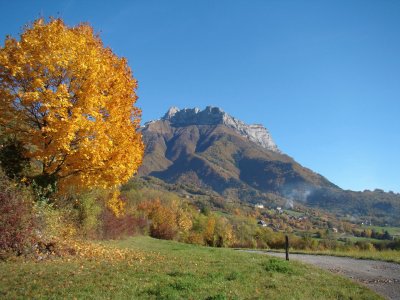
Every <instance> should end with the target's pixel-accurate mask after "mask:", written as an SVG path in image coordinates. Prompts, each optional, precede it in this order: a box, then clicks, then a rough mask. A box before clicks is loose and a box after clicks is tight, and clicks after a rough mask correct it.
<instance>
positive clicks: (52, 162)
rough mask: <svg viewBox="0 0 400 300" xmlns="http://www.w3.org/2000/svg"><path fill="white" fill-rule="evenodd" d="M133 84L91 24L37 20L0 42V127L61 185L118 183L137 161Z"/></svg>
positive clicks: (139, 142) (138, 140)
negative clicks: (15, 137)
mask: <svg viewBox="0 0 400 300" xmlns="http://www.w3.org/2000/svg"><path fill="white" fill-rule="evenodd" d="M136 87H137V82H136V80H135V79H134V78H133V77H132V72H131V69H130V68H129V66H128V65H127V61H126V60H125V59H124V58H118V57H117V56H116V55H115V54H114V53H113V52H112V51H111V49H110V48H105V47H104V46H103V44H102V42H101V40H100V38H99V37H98V36H97V35H95V34H94V33H93V29H92V28H91V27H90V26H89V25H87V24H81V25H78V26H76V27H68V26H66V25H65V24H64V23H63V21H62V20H60V19H54V20H51V21H50V22H48V23H46V22H45V21H44V20H43V19H39V20H37V21H35V22H34V23H33V24H32V25H31V26H30V27H27V28H26V29H25V30H24V32H23V33H22V34H21V36H20V40H19V41H18V40H16V39H14V38H11V37H7V39H6V41H5V46H4V47H1V48H0V127H1V130H3V132H4V133H12V134H15V135H16V136H17V137H18V138H19V139H20V140H21V141H22V142H23V143H24V144H25V146H26V147H27V152H28V154H27V155H28V156H29V157H30V158H32V159H33V160H36V161H38V162H40V163H41V165H42V172H43V174H45V175H55V176H56V177H57V178H58V179H59V186H60V187H61V188H62V187H65V186H67V185H74V186H76V187H81V188H85V187H88V186H89V187H93V186H100V187H112V186H116V185H119V184H121V183H123V182H125V181H127V180H128V179H129V178H130V177H131V176H132V175H133V174H134V173H136V171H137V169H138V167H139V165H140V164H141V161H142V156H143V151H144V146H143V143H142V137H141V134H140V133H138V132H137V129H138V127H139V123H140V116H141V111H140V110H139V109H138V108H136V107H135V106H134V104H135V102H136V100H137V96H136V94H135V89H136Z"/></svg>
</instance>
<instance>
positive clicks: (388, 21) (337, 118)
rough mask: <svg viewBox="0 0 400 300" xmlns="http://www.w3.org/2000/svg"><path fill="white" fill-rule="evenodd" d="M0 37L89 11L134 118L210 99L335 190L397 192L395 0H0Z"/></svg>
mask: <svg viewBox="0 0 400 300" xmlns="http://www.w3.org/2000/svg"><path fill="white" fill-rule="evenodd" d="M0 9H1V12H2V18H0V36H1V37H2V43H3V41H4V37H5V36H6V35H7V34H11V35H13V36H17V35H18V33H20V32H21V28H22V26H23V25H24V24H26V23H29V22H31V21H33V20H34V19H36V18H37V17H39V16H44V17H49V16H55V17H61V18H63V19H64V20H65V21H66V23H67V24H69V25H74V24H77V23H79V22H89V23H90V24H91V25H92V26H93V27H94V28H95V30H96V31H97V32H99V33H100V36H101V38H102V39H103V41H104V43H105V45H107V46H110V47H111V48H112V49H113V51H114V52H115V53H116V54H117V55H119V56H124V57H126V58H127V59H128V62H129V64H130V66H131V68H132V69H133V72H134V76H135V77H136V78H137V79H138V81H139V89H138V91H137V93H138V95H139V97H140V99H139V101H138V105H139V106H140V107H141V108H142V109H143V121H148V120H151V119H157V118H159V117H160V116H162V115H163V114H164V113H165V111H166V110H167V109H168V108H169V107H170V106H173V105H174V106H178V107H180V108H184V107H200V108H204V107H205V106H207V105H212V106H219V107H221V108H223V109H224V110H225V111H226V112H228V113H230V114H231V115H233V116H235V117H237V118H239V119H241V120H243V121H245V122H247V123H262V124H264V125H265V126H266V127H267V128H268V129H269V130H270V132H271V134H272V136H273V138H274V139H275V141H276V143H277V144H278V146H279V147H280V148H281V149H282V150H283V151H284V152H285V153H287V154H288V155H290V156H292V157H293V158H295V159H296V160H297V161H298V162H300V163H301V164H303V165H304V166H306V167H309V168H310V169H312V170H314V171H316V172H318V173H320V174H322V175H324V176H325V177H327V178H328V179H329V180H331V181H333V182H334V183H336V184H338V185H339V186H341V187H342V188H345V189H353V190H364V189H375V188H382V189H384V190H386V191H389V190H393V191H395V192H400V172H399V167H400V155H399V154H400V119H399V114H400V1H396V0H386V1H368V0H360V1H355V0H354V1H350V0H349V1H347V0H346V1H340V0H335V1H333V0H332V1H320V0H316V1H311V0H310V1H300V0H294V1H285V0H275V1H266V0H265V1H257V0H252V1H234V0H231V1H223V0H218V1H205V0H203V1H194V0H193V1H191V0H182V1H174V0H169V1H161V0H160V1H152V0H147V1H145V0H142V1H118V0H114V1H78V0H76V1H75V0H70V1H29V0H26V1H18V0H13V1H9V0H0Z"/></svg>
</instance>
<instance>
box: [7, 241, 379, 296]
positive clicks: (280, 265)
mask: <svg viewBox="0 0 400 300" xmlns="http://www.w3.org/2000/svg"><path fill="white" fill-rule="evenodd" d="M100 246H101V247H105V248H110V249H118V251H123V252H124V253H125V257H131V258H132V259H124V258H123V256H121V257H119V258H118V257H107V256H105V257H102V258H101V259H96V258H95V257H94V258H90V257H83V258H78V257H72V258H69V259H66V258H64V259H59V258H57V259H48V260H44V261H33V260H31V261H26V260H25V261H19V260H18V259H17V260H15V261H8V262H0V269H1V272H0V298H4V299H27V298H31V299H33V298H36V299H44V298H45V299H61V298H71V299H72V298H74V299H75V298H76V299H110V298H113V299H128V298H129V299H381V297H380V296H378V295H376V294H375V293H374V292H372V291H370V290H368V289H367V288H365V287H362V286H360V285H357V284H355V283H353V282H352V281H350V280H348V279H345V278H342V277H339V276H337V275H334V274H330V273H328V272H326V271H322V270H319V269H317V268H314V267H312V266H308V265H304V264H301V263H299V262H294V261H290V262H287V261H284V260H281V259H278V258H271V257H268V256H264V255H259V254H252V253H243V252H238V251H235V250H233V249H226V248H211V247H202V246H197V245H188V244H183V243H178V242H173V241H165V240H157V239H153V238H150V237H143V236H140V237H133V238H129V239H126V240H119V241H107V242H102V243H101V244H100ZM118 251H116V252H115V253H118ZM128 252H129V253H131V254H132V255H131V256H129V255H128V256H126V253H128ZM116 256H117V255H116Z"/></svg>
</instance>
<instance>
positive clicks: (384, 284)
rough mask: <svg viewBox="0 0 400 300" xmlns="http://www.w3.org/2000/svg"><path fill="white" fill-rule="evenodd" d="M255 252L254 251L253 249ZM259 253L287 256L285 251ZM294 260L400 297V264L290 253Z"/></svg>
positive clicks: (383, 293) (388, 297) (389, 296)
mask: <svg viewBox="0 0 400 300" xmlns="http://www.w3.org/2000/svg"><path fill="white" fill-rule="evenodd" d="M252 252H253V251H252ZM254 252H258V253H263V254H268V255H273V256H278V257H285V254H284V253H275V252H262V251H254ZM289 258H290V259H291V260H292V259H293V260H299V261H302V262H305V263H309V264H313V265H316V266H318V267H320V268H322V269H326V270H329V271H331V272H333V273H336V274H340V275H343V276H346V277H349V278H351V279H352V280H354V281H357V282H359V283H361V284H364V285H366V286H368V287H369V288H370V289H371V290H374V291H375V292H377V293H378V294H380V295H382V296H384V297H385V298H387V299H400V264H395V263H389V262H383V261H376V260H364V259H354V258H348V257H336V256H323V255H308V254H290V256H289Z"/></svg>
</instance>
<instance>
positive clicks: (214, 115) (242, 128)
mask: <svg viewBox="0 0 400 300" xmlns="http://www.w3.org/2000/svg"><path fill="white" fill-rule="evenodd" d="M162 120H165V121H169V122H170V123H171V125H172V126H189V125H220V124H222V125H225V126H227V127H230V128H232V129H234V130H235V131H236V132H237V133H239V134H240V135H241V136H243V137H245V138H247V139H248V140H249V141H252V142H254V143H256V144H258V145H260V146H261V147H263V148H265V149H267V150H270V151H274V152H277V153H280V150H279V149H278V147H277V146H276V144H275V142H274V141H273V139H272V137H271V134H270V133H269V132H268V130H267V129H266V128H265V127H264V126H262V125H260V124H253V125H247V124H245V123H244V122H242V121H240V120H238V119H236V118H234V117H232V116H230V115H229V114H227V113H226V112H224V111H223V110H222V109H220V108H218V107H212V106H207V107H206V108H205V109H204V110H200V109H198V108H184V109H179V108H177V107H171V108H170V109H169V110H168V112H167V113H166V114H165V115H164V117H163V118H162Z"/></svg>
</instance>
